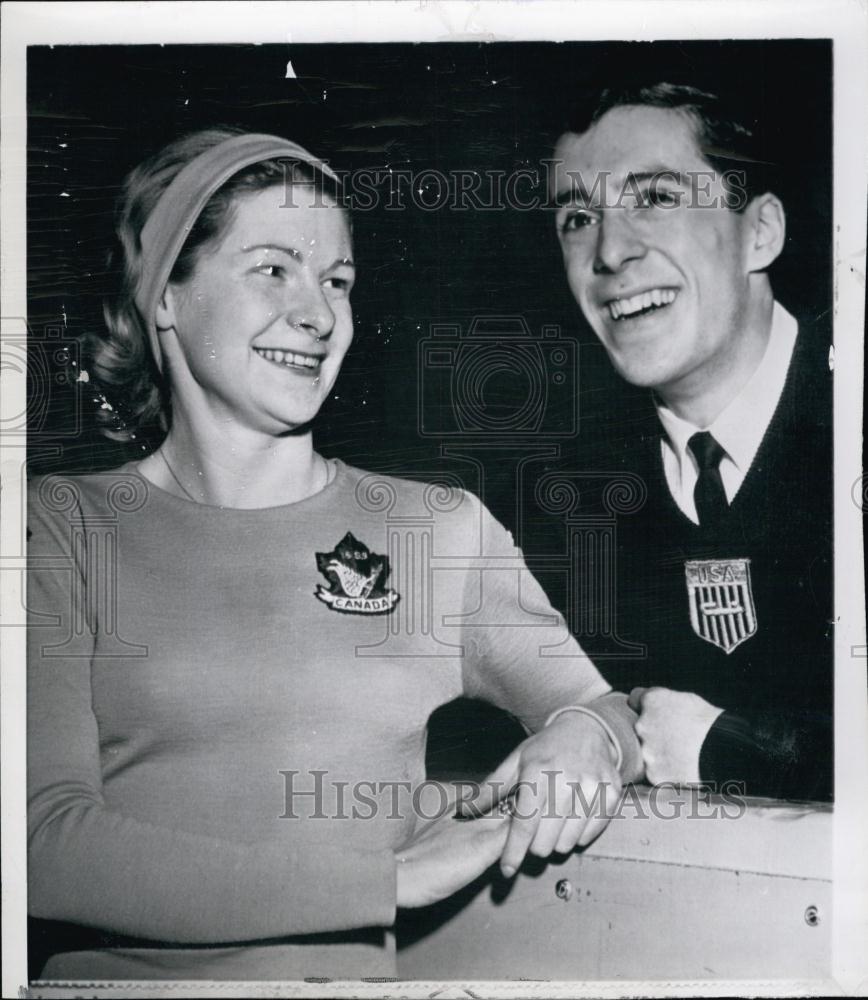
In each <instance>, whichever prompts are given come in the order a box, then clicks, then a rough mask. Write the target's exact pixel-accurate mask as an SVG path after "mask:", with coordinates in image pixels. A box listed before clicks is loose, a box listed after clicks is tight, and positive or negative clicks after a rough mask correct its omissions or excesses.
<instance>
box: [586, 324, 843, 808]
mask: <svg viewBox="0 0 868 1000" xmlns="http://www.w3.org/2000/svg"><path fill="white" fill-rule="evenodd" d="M831 383H832V378H831V373H830V371H829V365H828V342H826V343H824V342H823V340H822V338H821V337H819V336H816V335H815V334H814V333H813V331H811V332H810V333H808V332H804V331H803V332H802V333H801V334H800V336H799V339H798V340H797V344H796V348H795V351H794V355H793V359H792V361H791V364H790V369H789V372H788V376H787V381H786V384H785V387H784V391H783V393H782V396H781V399H780V401H779V403H778V406H777V409H776V411H775V414H774V417H773V418H772V422H771V424H770V425H769V427H768V429H767V431H766V434H765V436H764V438H763V441H762V444H761V445H760V448H759V451H758V452H757V455H756V457H755V459H754V461H753V463H752V465H751V467H750V469H749V471H748V474H747V476H746V478H745V480H744V482H743V484H742V486H741V488H740V489H739V491H738V493H737V494H736V496H735V497H734V498H733V501H732V504H731V505H730V507H729V510H728V512H727V515H726V517H725V519H724V520H723V521H722V522H721V523H720V524H719V525H717V526H715V530H709V529H708V528H703V527H700V526H698V525H695V524H694V523H693V522H692V521H690V520H689V519H688V518H687V517H686V516H685V515H684V514H683V513H682V512H681V511H680V510H679V508H678V507H677V506H676V504H675V501H674V500H673V499H672V496H671V494H670V492H669V489H668V487H667V484H666V481H665V477H664V473H663V468H662V460H661V455H660V434H661V427H660V424H659V421H658V420H657V418H656V414H655V413H649V417H648V421H647V425H646V427H645V429H644V431H643V433H642V434H640V435H638V436H637V437H635V438H634V439H633V440H632V441H630V442H627V443H626V444H625V445H624V447H623V451H622V454H621V455H620V463H619V464H620V465H621V466H622V468H623V469H625V470H632V471H634V472H637V473H639V474H640V475H641V476H642V477H643V479H644V480H645V483H646V486H647V491H648V495H647V500H646V502H645V504H644V505H643V506H642V508H641V509H640V510H639V511H637V512H636V513H632V514H625V515H621V516H620V517H619V520H618V525H617V530H618V560H619V561H618V574H617V631H618V635H619V636H620V638H621V639H623V640H627V641H630V642H634V643H641V644H643V645H644V646H645V647H646V648H647V657H645V658H641V659H639V658H637V659H629V660H626V659H623V660H617V659H615V660H610V661H600V662H599V666H600V668H601V670H602V672H603V674H604V676H606V678H607V680H608V681H609V682H610V683H611V684H612V685H613V686H614V687H615V688H617V689H620V690H627V691H629V690H630V689H631V688H632V687H634V686H637V685H641V686H651V685H655V686H661V687H668V688H672V689H674V690H683V691H693V692H695V693H697V694H699V695H701V696H702V697H703V698H705V699H706V700H708V701H709V702H711V703H712V704H714V705H716V706H718V707H721V708H723V709H725V712H724V714H723V715H721V716H720V717H719V718H718V720H717V721H716V722H715V724H714V726H713V727H712V729H711V731H710V733H709V735H708V737H707V738H706V740H705V743H704V745H703V747H702V752H701V757H700V775H701V778H702V779H703V780H704V781H708V782H716V783H718V784H720V783H721V782H724V781H730V780H732V781H740V782H743V783H744V784H745V786H746V789H747V792H748V794H753V795H766V796H775V797H785V798H799V799H827V798H831V797H832V789H833V772H832V749H833V740H832V688H833V685H832V680H833V658H832V621H833V610H832V433H831V430H832V428H831V423H832V406H831ZM724 559H737V560H750V562H749V575H750V581H751V588H750V589H751V591H752V598H753V605H754V610H755V620H756V631H755V633H754V634H753V635H750V636H749V637H747V638H745V639H744V640H743V641H742V642H740V643H739V644H738V645H737V646H736V647H735V648H732V649H731V650H730V651H729V652H726V651H724V649H723V648H721V647H720V646H719V645H717V644H715V643H714V642H710V641H708V640H706V639H703V638H700V636H699V635H697V633H696V631H695V630H694V627H693V625H692V623H691V618H690V612H689V606H688V585H687V580H686V575H685V563H686V562H687V561H688V560H708V561H714V560H724ZM731 593H732V594H733V596H735V592H734V591H732V592H731ZM705 596H706V599H708V598H710V597H711V592H709V591H706V594H705ZM711 603H713V598H712V599H711ZM747 631H749V628H748V629H747ZM579 639H580V641H581V636H579Z"/></svg>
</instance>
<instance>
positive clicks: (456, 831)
mask: <svg viewBox="0 0 868 1000" xmlns="http://www.w3.org/2000/svg"><path fill="white" fill-rule="evenodd" d="M509 822H510V821H509V816H506V815H501V814H500V813H498V812H494V813H492V814H490V815H487V816H482V817H480V818H478V819H472V820H461V819H456V818H455V815H454V813H453V812H452V811H451V810H450V811H449V812H447V813H446V814H444V815H442V816H440V818H439V819H436V820H435V821H434V822H432V823H430V824H428V825H427V826H426V827H425V828H424V829H423V830H421V832H419V833H417V834H416V835H415V836H414V838H413V839H412V840H411V841H410V843H409V844H408V845H407V846H406V847H404V848H402V849H401V850H399V851H396V852H395V860H396V861H397V862H398V906H404V907H416V906H428V904H429V903H436V902H437V901H438V900H441V899H445V898H446V897H447V896H451V895H452V894H453V893H454V892H457V891H458V890H459V889H461V888H463V887H464V886H465V885H467V883H468V882H472V881H473V880H474V879H475V878H476V877H477V876H478V875H481V874H482V873H483V872H484V871H485V869H486V868H488V867H490V866H491V865H493V864H494V862H495V861H497V859H498V858H499V857H500V853H501V851H502V850H503V845H504V844H505V843H506V837H507V834H508V833H509Z"/></svg>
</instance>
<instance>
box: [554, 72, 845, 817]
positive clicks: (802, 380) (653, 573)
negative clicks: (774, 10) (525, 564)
mask: <svg viewBox="0 0 868 1000" xmlns="http://www.w3.org/2000/svg"><path fill="white" fill-rule="evenodd" d="M755 140H756V137H755V136H754V135H752V133H751V131H750V129H749V128H747V127H746V126H745V125H743V124H739V123H737V122H736V121H734V120H732V119H731V118H730V117H728V115H727V113H726V112H725V111H724V109H723V106H722V102H721V101H720V100H719V99H718V98H717V97H715V96H714V95H710V94H707V93H704V92H702V91H699V90H696V89H694V88H692V87H685V86H676V85H671V84H666V83H655V84H654V85H652V86H647V87H637V88H634V89H631V90H623V91H620V92H615V91H612V90H608V91H603V92H602V94H601V97H600V100H599V103H598V104H597V106H596V108H595V110H594V111H593V113H592V114H591V116H590V118H588V119H586V120H584V121H583V122H581V123H579V124H577V125H576V126H575V128H574V129H573V130H571V131H568V132H567V133H566V134H564V135H563V136H562V137H561V139H560V140H559V142H558V144H557V149H556V152H555V163H556V164H557V168H556V174H555V180H554V185H555V187H554V193H555V196H556V201H557V205H558V208H557V216H556V217H557V231H558V238H559V241H560V244H561V248H562V251H563V258H564V263H565V265H566V272H567V279H568V282H569V286H570V289H571V290H572V293H573V295H574V297H575V298H576V300H577V302H578V304H579V306H580V307H581V310H582V312H583V313H584V316H585V319H586V320H587V322H588V323H589V325H590V326H591V328H592V329H593V331H594V333H595V334H596V336H597V337H598V338H599V340H600V342H601V343H602V345H603V347H604V348H605V350H606V352H607V354H608V356H609V358H610V360H611V362H612V364H613V365H614V367H615V369H616V370H617V371H618V373H619V374H620V375H621V376H623V378H624V379H626V380H627V382H629V383H631V384H632V385H635V386H640V387H646V388H648V389H649V390H651V391H652V393H651V394H650V399H651V400H652V401H653V405H654V410H655V411H656V412H655V413H652V414H651V420H650V421H649V422H648V424H647V427H645V429H644V430H643V431H642V432H641V433H638V434H636V435H634V436H633V437H632V439H631V440H630V441H629V442H627V444H626V445H623V446H622V447H620V448H619V449H618V451H617V452H616V453H613V452H611V451H610V452H608V454H607V456H606V459H605V461H606V462H607V463H608V467H609V468H610V469H614V468H615V467H616V466H617V467H620V468H626V469H629V470H631V471H633V472H635V473H638V474H639V475H641V476H642V478H643V479H644V482H645V485H646V488H647V499H646V502H645V504H644V506H643V507H642V509H641V510H640V511H638V512H637V513H635V514H630V515H622V516H621V519H620V521H619V523H618V532H619V557H618V565H617V588H616V589H617V598H616V600H617V607H616V608H615V609H614V611H615V614H616V616H617V622H618V630H619V635H620V636H621V638H623V639H625V640H627V641H630V642H634V643H641V644H642V645H643V646H644V647H645V649H646V651H647V655H646V656H644V657H642V658H639V659H635V660H629V661H628V660H624V661H621V662H620V663H614V664H607V663H606V662H605V661H601V662H600V667H601V669H602V670H603V671H604V673H607V679H608V680H609V681H610V683H612V684H613V685H614V686H615V687H616V688H619V689H621V690H630V689H631V688H632V689H633V693H632V695H631V702H632V704H633V706H634V707H635V708H636V710H637V711H638V712H639V720H638V722H637V724H636V731H637V733H638V735H639V737H640V739H641V740H642V744H643V752H644V757H645V766H646V774H647V777H648V779H649V781H651V782H655V783H656V782H662V781H676V782H683V783H691V782H698V781H702V782H709V783H711V782H714V783H717V784H718V785H720V784H722V783H723V782H726V781H736V782H740V783H742V784H743V786H744V787H745V789H746V791H747V793H748V794H754V795H766V796H780V797H792V798H801V799H818V798H820V799H822V798H831V796H832V724H831V716H832V650H831V640H830V634H831V623H832V611H831V589H832V588H831V495H832V492H831V491H832V480H831V460H832V452H831V446H832V444H831V374H830V364H829V340H828V337H826V339H825V344H824V343H823V337H822V335H821V334H819V333H818V332H817V331H815V330H808V329H801V330H799V328H798V325H797V323H796V320H795V319H793V317H792V316H790V314H789V313H788V312H787V311H786V310H785V309H784V308H783V306H781V305H780V303H778V302H776V301H775V299H774V296H773V293H772V287H771V282H770V279H769V276H768V274H767V269H768V268H769V267H770V265H771V264H772V263H773V262H774V261H775V259H776V258H777V257H778V255H779V254H780V253H781V251H782V249H783V246H784V240H785V215H784V208H783V205H782V204H781V201H780V199H779V198H778V196H777V195H776V194H775V193H774V191H773V189H772V187H771V186H770V183H771V182H770V180H769V172H768V168H769V164H768V163H766V162H763V159H764V158H763V157H761V156H757V155H756V151H755V148H754V147H755ZM581 638H582V637H581V636H579V639H580V641H581Z"/></svg>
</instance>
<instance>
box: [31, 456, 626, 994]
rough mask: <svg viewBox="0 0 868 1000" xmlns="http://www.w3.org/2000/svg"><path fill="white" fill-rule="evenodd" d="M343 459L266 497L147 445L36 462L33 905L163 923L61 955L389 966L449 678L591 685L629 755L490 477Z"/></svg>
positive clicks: (239, 974) (224, 973)
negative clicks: (187, 476)
mask: <svg viewBox="0 0 868 1000" xmlns="http://www.w3.org/2000/svg"><path fill="white" fill-rule="evenodd" d="M336 466H337V468H336V475H335V477H334V479H333V481H332V482H331V483H330V484H329V485H328V486H327V487H326V488H325V489H324V490H322V492H320V493H317V494H316V495H314V496H312V497H310V498H308V499H306V500H304V501H302V502H300V503H296V504H293V505H290V506H284V507H276V508H267V509H264V510H238V509H224V508H217V507H209V506H202V505H197V504H194V503H192V502H188V501H186V500H182V499H179V498H177V497H175V496H173V495H171V494H169V493H166V492H164V491H163V490H160V489H159V488H157V487H155V486H153V485H152V484H150V483H149V482H148V481H147V480H145V479H144V478H143V477H141V476H140V475H139V474H138V473H137V472H136V467H135V465H134V464H130V465H127V466H124V467H122V468H121V469H118V470H115V471H113V472H108V473H103V474H95V475H90V476H83V477H59V476H51V477H47V478H45V479H42V480H39V481H37V482H36V483H34V484H33V487H32V494H31V507H30V515H29V529H30V532H31V538H30V543H29V558H30V569H29V573H28V606H29V611H30V629H29V639H30V645H29V656H28V705H29V709H28V754H29V759H28V783H29V795H30V810H29V820H30V858H29V899H30V910H31V913H32V914H33V915H35V916H39V917H44V918H50V919H54V920H62V921H70V922H73V923H76V924H80V925H84V926H88V927H95V928H101V929H103V930H107V931H110V932H113V933H115V934H120V935H129V936H131V937H133V938H137V939H146V941H145V943H148V942H154V943H155V946H154V947H150V946H149V947H145V948H141V947H131V948H124V947H119V948H116V949H102V950H100V951H89V952H84V953H82V952H79V953H77V954H74V953H68V954H66V955H61V956H57V957H55V958H53V959H52V960H51V961H50V962H49V966H48V967H47V969H46V970H45V973H44V976H43V977H44V978H54V979H56V978H64V977H65V978H90V979H93V978H150V977H167V978H201V979H212V978H214V979H216V978H235V979H293V978H301V977H304V976H319V975H326V976H328V975H332V976H334V975H345V976H365V975H369V976H370V975H389V974H391V973H393V964H392V955H391V943H390V940H391V939H390V935H389V934H387V933H385V932H384V931H383V929H385V928H389V927H390V926H391V924H392V923H393V921H394V916H395V898H396V897H395V893H396V889H395V861H394V853H393V852H394V850H395V849H396V848H398V847H400V845H401V844H402V843H404V842H405V841H406V840H407V838H408V837H409V836H410V835H411V834H412V831H413V829H414V825H415V823H416V817H415V815H414V809H413V803H412V795H411V790H412V789H414V788H416V787H418V786H419V785H420V784H421V783H423V782H424V777H425V775H424V751H425V734H426V722H427V719H428V717H429V716H430V714H431V712H432V711H433V710H434V709H436V708H437V707H438V706H440V705H442V704H445V703H446V702H448V701H451V700H452V699H454V698H456V697H458V696H461V695H468V696H471V697H476V698H484V699H487V700H489V701H491V702H493V703H495V704H497V705H499V706H501V707H503V708H505V709H507V710H508V711H510V712H513V713H514V714H515V715H517V716H518V717H519V718H520V719H521V721H522V722H523V723H524V724H525V726H526V727H527V728H528V729H529V730H535V729H538V728H539V727H540V726H541V725H542V724H543V723H544V721H545V719H546V718H547V716H548V715H549V714H550V713H551V712H552V711H553V710H554V709H556V708H558V707H560V706H563V705H571V704H589V703H591V704H592V707H593V708H594V710H595V711H597V712H598V713H599V715H600V717H601V718H602V719H604V721H605V723H606V724H607V725H608V726H609V728H610V731H611V732H612V733H613V734H614V737H615V739H616V741H617V742H618V743H619V744H620V746H621V750H622V753H623V756H624V762H623V766H622V773H624V774H625V775H626V776H627V777H631V776H633V775H635V772H636V770H637V767H638V760H639V757H638V747H637V745H636V741H635V736H634V735H633V732H632V727H631V724H630V714H629V710H628V709H627V708H626V706H625V702H624V699H623V697H622V696H620V695H616V694H612V693H609V692H610V689H609V686H608V685H607V684H606V683H605V681H604V680H603V679H602V678H601V677H600V675H599V674H598V672H597V671H596V669H595V668H594V667H593V665H592V664H591V663H590V662H589V661H588V660H587V659H586V658H584V657H583V656H582V655H581V652H580V650H579V649H578V647H577V646H576V645H575V643H574V641H573V640H572V639H571V638H570V637H569V636H568V634H567V632H566V629H565V627H564V625H563V622H562V620H561V619H560V618H559V617H558V616H556V615H555V614H554V612H553V611H552V610H551V607H550V605H549V603H548V601H547V599H546V598H545V596H544V594H543V592H542V591H541V589H540V588H539V586H538V584H537V583H536V581H535V580H534V579H533V577H532V576H531V574H530V573H529V572H528V571H527V570H526V569H524V568H523V562H522V560H521V556H520V553H518V551H517V550H516V549H515V548H514V547H513V545H512V541H511V539H510V537H509V535H508V534H507V532H506V531H505V530H504V529H503V528H502V527H501V526H500V525H499V524H498V523H497V522H496V521H494V519H493V518H491V516H490V515H489V514H488V513H487V511H486V510H485V508H484V507H482V505H481V504H480V503H479V502H478V501H477V500H476V499H475V497H473V496H472V495H470V494H467V493H464V492H462V491H447V490H445V489H444V488H442V487H432V486H425V485H423V484H417V483H411V482H408V481H403V480H399V479H394V478H389V477H384V476H374V475H370V474H366V473H363V472H361V471H359V470H356V469H353V468H350V467H348V466H345V465H343V464H342V463H336ZM339 543H341V544H339ZM318 554H319V555H318ZM382 556H386V557H388V560H389V562H388V564H387V563H386V562H385V561H384V560H383V559H382V558H378V557H382ZM366 602H367V603H366ZM372 611H375V612H377V613H371V612H372ZM318 775H319V776H318ZM389 782H398V783H400V782H404V783H405V784H403V785H401V784H398V785H389V784H388V783H389ZM344 783H346V784H344ZM372 783H373V784H372ZM407 783H409V784H407ZM315 790H316V791H318V794H317V795H316V796H314V795H305V794H303V793H304V792H310V791H315ZM396 796H397V798H396ZM365 798H367V799H368V800H374V802H375V803H376V805H375V807H374V808H372V807H370V806H368V805H366V804H365V802H364V799H365ZM354 809H355V812H354V811H353V810H354ZM370 813H373V814H374V815H372V816H370V817H369V814H370ZM353 816H355V818H353ZM364 928H373V929H375V930H374V931H373V932H365V933H363V934H360V933H359V932H360V929H364ZM324 933H325V934H330V935H331V936H329V937H327V938H325V939H317V938H310V939H307V938H306V937H305V936H306V935H313V934H324ZM371 938H373V939H374V940H373V943H371V940H370V939H371ZM140 943H141V942H133V944H134V945H137V944H140ZM158 943H166V945H168V946H162V945H159V944H158ZM254 943H255V944H254ZM171 945H174V947H172V946H171Z"/></svg>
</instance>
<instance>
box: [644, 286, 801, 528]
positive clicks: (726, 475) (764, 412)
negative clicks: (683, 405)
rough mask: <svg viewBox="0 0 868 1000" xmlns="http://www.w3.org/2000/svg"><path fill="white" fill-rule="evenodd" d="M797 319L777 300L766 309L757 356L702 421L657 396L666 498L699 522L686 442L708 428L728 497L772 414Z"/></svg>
mask: <svg viewBox="0 0 868 1000" xmlns="http://www.w3.org/2000/svg"><path fill="white" fill-rule="evenodd" d="M797 333H798V324H797V323H796V321H795V319H794V318H793V317H792V316H791V315H790V314H789V313H788V312H787V311H786V309H784V307H783V306H782V305H781V304H780V303H779V302H775V305H774V310H773V313H772V329H771V333H770V335H769V342H768V344H767V345H766V350H765V353H764V354H763V357H762V361H760V363H759V365H758V367H757V369H756V370H755V371H754V373H753V375H751V377H750V378H749V379H748V381H747V383H746V384H745V386H744V388H743V389H742V390H741V392H740V393H739V394H738V395H737V396H736V397H735V399H733V400H732V402H731V403H730V404H729V405H728V406H727V407H726V409H725V410H724V411H723V412H722V413H720V414H719V415H718V417H717V418H716V420H715V421H714V422H713V423H712V424H711V425H710V426H708V427H697V426H695V425H694V424H691V423H689V422H688V421H687V420H682V419H681V417H678V416H676V415H675V414H674V413H673V412H672V411H671V410H670V409H669V408H668V407H667V406H666V405H665V404H664V403H662V402H661V401H659V400H658V401H657V404H656V405H657V414H658V416H659V417H660V422H661V423H662V424H663V429H664V430H665V431H666V434H665V435H664V436H663V437H662V438H661V443H660V447H661V452H662V456H663V471H664V473H665V475H666V482H667V484H668V486H669V492H670V493H671V494H672V498H673V499H674V500H675V502H676V503H677V504H678V506H679V507H680V508H681V510H682V511H683V512H684V514H686V515H687V517H689V518H690V520H691V521H693V523H694V524H699V517H698V516H697V514H696V504H695V502H694V500H693V490H694V487H695V486H696V480H697V478H698V477H699V470H698V467H697V464H696V459H695V458H694V457H693V454H692V453H691V452H690V450H689V449H688V447H687V442H688V441H689V440H690V438H691V437H693V435H694V434H695V433H696V432H697V431H710V432H711V433H712V434H713V435H714V438H715V440H716V441H717V442H718V443H719V444H720V446H721V448H723V450H724V451H725V452H726V454H725V455H724V456H723V458H722V459H721V460H720V478H721V480H722V481H723V489H724V492H725V493H726V499H727V501H728V502H729V503H732V501H733V498H734V497H735V495H736V493H738V491H739V489H740V487H741V484H742V483H743V482H744V478H745V476H746V475H747V472H748V469H749V468H750V466H751V462H753V460H754V458H755V456H756V453H757V451H758V450H759V446H760V443H761V442H762V439H763V437H764V435H765V432H766V430H768V426H769V424H770V423H771V420H772V417H773V416H774V412H775V409H776V408H777V405H778V401H779V400H780V398H781V393H782V392H783V389H784V383H785V382H786V379H787V371H788V370H789V367H790V360H791V359H792V356H793V347H794V346H795V343H796V334H797Z"/></svg>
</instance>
